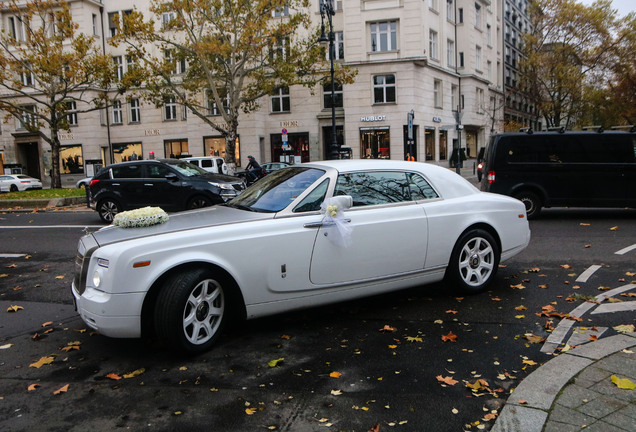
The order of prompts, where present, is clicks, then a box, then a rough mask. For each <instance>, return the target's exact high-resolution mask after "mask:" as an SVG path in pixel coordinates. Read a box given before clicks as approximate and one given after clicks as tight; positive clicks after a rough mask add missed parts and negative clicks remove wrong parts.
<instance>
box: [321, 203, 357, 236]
mask: <svg viewBox="0 0 636 432" xmlns="http://www.w3.org/2000/svg"><path fill="white" fill-rule="evenodd" d="M349 206H351V197H344V196H342V197H331V198H328V199H326V200H325V201H323V203H322V204H321V205H320V210H321V212H322V213H323V214H324V215H325V216H324V217H323V219H322V229H323V230H325V235H326V236H327V239H328V240H329V241H330V242H331V243H333V244H335V245H336V246H340V247H343V248H346V247H349V246H351V232H352V231H353V228H352V227H351V225H350V224H349V222H347V221H346V220H345V218H344V213H343V209H344V208H348V207H349Z"/></svg>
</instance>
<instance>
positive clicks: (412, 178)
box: [406, 173, 439, 201]
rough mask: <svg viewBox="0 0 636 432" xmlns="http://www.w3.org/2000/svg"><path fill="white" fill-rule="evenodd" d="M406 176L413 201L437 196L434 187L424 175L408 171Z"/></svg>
mask: <svg viewBox="0 0 636 432" xmlns="http://www.w3.org/2000/svg"><path fill="white" fill-rule="evenodd" d="M406 177H407V178H408V180H409V190H410V192H411V199H412V200H414V201H419V200H425V199H433V198H438V197H439V195H437V192H435V189H433V187H432V186H431V185H430V184H429V182H427V181H426V180H425V179H424V177H422V176H421V175H419V174H416V173H408V174H407V175H406Z"/></svg>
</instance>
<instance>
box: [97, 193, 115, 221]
mask: <svg viewBox="0 0 636 432" xmlns="http://www.w3.org/2000/svg"><path fill="white" fill-rule="evenodd" d="M119 212H121V205H120V204H119V203H118V202H117V201H115V200H112V199H110V198H106V199H103V200H100V201H99V202H98V203H97V213H99V217H100V219H101V220H102V221H104V222H106V223H113V219H115V215H116V214H117V213H119Z"/></svg>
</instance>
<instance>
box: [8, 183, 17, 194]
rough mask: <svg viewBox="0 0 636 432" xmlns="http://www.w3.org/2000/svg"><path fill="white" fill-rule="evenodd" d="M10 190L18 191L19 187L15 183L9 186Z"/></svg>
mask: <svg viewBox="0 0 636 432" xmlns="http://www.w3.org/2000/svg"><path fill="white" fill-rule="evenodd" d="M9 191H10V192H17V191H18V187H17V186H16V185H14V184H12V185H11V187H10V188H9Z"/></svg>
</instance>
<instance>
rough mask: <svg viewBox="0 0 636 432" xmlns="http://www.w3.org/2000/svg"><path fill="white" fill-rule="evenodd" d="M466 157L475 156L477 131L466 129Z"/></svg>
mask: <svg viewBox="0 0 636 432" xmlns="http://www.w3.org/2000/svg"><path fill="white" fill-rule="evenodd" d="M466 157H467V158H475V157H477V132H476V131H468V130H467V131H466Z"/></svg>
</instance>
